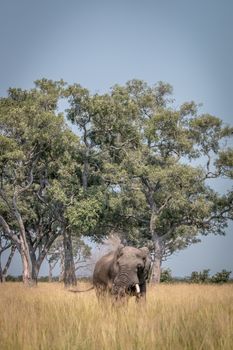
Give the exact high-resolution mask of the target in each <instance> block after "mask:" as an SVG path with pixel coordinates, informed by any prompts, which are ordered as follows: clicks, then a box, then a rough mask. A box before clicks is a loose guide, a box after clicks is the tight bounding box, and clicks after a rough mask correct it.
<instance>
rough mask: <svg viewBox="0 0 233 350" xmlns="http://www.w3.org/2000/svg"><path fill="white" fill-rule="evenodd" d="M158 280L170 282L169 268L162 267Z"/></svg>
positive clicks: (170, 273)
mask: <svg viewBox="0 0 233 350" xmlns="http://www.w3.org/2000/svg"><path fill="white" fill-rule="evenodd" d="M160 282H162V283H163V282H165V283H169V282H172V272H171V270H170V269H162V271H161V276H160Z"/></svg>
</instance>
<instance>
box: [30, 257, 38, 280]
mask: <svg viewBox="0 0 233 350" xmlns="http://www.w3.org/2000/svg"><path fill="white" fill-rule="evenodd" d="M38 275H39V267H38V264H37V261H36V260H34V259H32V284H35V285H36V284H37V282H38Z"/></svg>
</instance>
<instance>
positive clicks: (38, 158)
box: [0, 79, 78, 284]
mask: <svg viewBox="0 0 233 350" xmlns="http://www.w3.org/2000/svg"><path fill="white" fill-rule="evenodd" d="M63 85H64V83H63V81H60V82H52V81H49V80H45V79H42V80H40V81H37V82H36V87H35V88H34V89H31V90H29V91H23V90H21V89H9V94H8V97H6V98H1V100H0V143H1V151H0V178H1V181H0V207H1V212H0V224H1V227H2V230H3V231H4V234H5V236H7V237H8V238H10V239H11V240H12V242H13V243H14V244H15V245H16V247H17V249H18V251H19V253H20V255H21V259H22V265H23V281H24V282H25V283H26V284H31V283H33V282H34V281H36V279H37V276H38V272H39V268H40V266H41V263H42V261H43V259H44V258H45V256H46V254H47V252H48V250H49V248H50V246H51V245H52V243H53V241H54V240H55V239H56V237H57V236H58V235H60V234H63V233H64V230H66V229H67V223H66V222H64V221H65V220H64V219H65V218H64V208H63V203H62V201H61V200H59V196H57V197H56V196H55V195H54V194H55V193H56V188H57V187H58V186H56V184H57V178H59V176H61V173H62V172H63V174H62V176H63V177H64V176H65V174H64V172H65V171H66V170H67V169H68V168H69V167H70V168H71V169H72V170H71V172H72V171H74V167H73V166H72V161H71V160H72V154H74V151H75V150H76V149H77V145H78V138H77V137H76V136H75V135H74V134H73V133H72V132H71V131H70V130H68V128H67V127H66V125H65V123H64V119H63V116H62V115H60V114H57V113H56V108H57V103H58V99H59V96H60V94H61V91H62V88H63ZM66 175H67V174H66ZM72 175H73V174H72ZM70 177H71V178H72V176H70Z"/></svg>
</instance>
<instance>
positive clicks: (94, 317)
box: [0, 283, 233, 350]
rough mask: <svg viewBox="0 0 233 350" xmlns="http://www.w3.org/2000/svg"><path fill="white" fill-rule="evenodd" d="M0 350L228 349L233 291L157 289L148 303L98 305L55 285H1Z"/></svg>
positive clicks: (230, 287) (89, 295)
mask: <svg viewBox="0 0 233 350" xmlns="http://www.w3.org/2000/svg"><path fill="white" fill-rule="evenodd" d="M0 349H1V350H7V349H11V350H12V349H13V350H21V349H23V350H27V349H33V350H37V349H40V350H46V349H51V350H58V349H59V350H63V349H66V350H68V349H78V350H82V349H85V350H92V349H98V350H104V349H108V350H120V349H127V350H131V349H132V350H135V349H140V350H142V349H150V350H151V349H152V350H154V349H163V350H165V349H172V350H179V349H195V350H196V349H203V350H206V349H213V350H216V349H229V350H232V349H233V285H224V286H212V285H207V286H199V285H185V284H179V285H160V286H158V287H156V288H150V289H149V292H148V298H147V305H146V307H145V306H144V305H137V304H136V303H135V302H134V300H133V299H131V300H130V302H129V305H128V307H125V306H120V307H112V305H111V303H110V302H109V301H108V300H105V301H104V302H102V303H101V304H99V303H98V302H97V300H96V297H95V294H94V291H92V292H88V293H85V294H78V295H77V294H73V293H70V292H68V291H66V290H64V289H63V287H62V286H61V285H59V284H44V283H42V284H39V285H38V287H36V288H31V289H27V288H25V287H24V286H23V285H22V284H20V283H7V284H5V285H0Z"/></svg>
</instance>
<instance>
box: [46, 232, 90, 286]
mask: <svg viewBox="0 0 233 350" xmlns="http://www.w3.org/2000/svg"><path fill="white" fill-rule="evenodd" d="M72 252H73V259H74V265H75V271H76V272H77V271H78V270H80V269H82V268H87V267H88V265H89V264H88V260H89V258H90V256H91V248H90V246H88V245H87V244H86V243H85V242H84V241H83V240H82V239H80V237H78V236H77V235H75V234H73V235H72ZM64 255H65V253H64V245H63V240H62V237H58V238H57V239H56V241H55V242H54V244H53V245H52V247H51V248H50V250H49V252H48V255H47V261H48V263H49V280H50V281H52V271H53V269H54V267H55V266H56V265H57V263H58V262H59V265H60V276H59V281H60V282H61V281H63V280H64V271H65V268H64V261H65V259H64Z"/></svg>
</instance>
